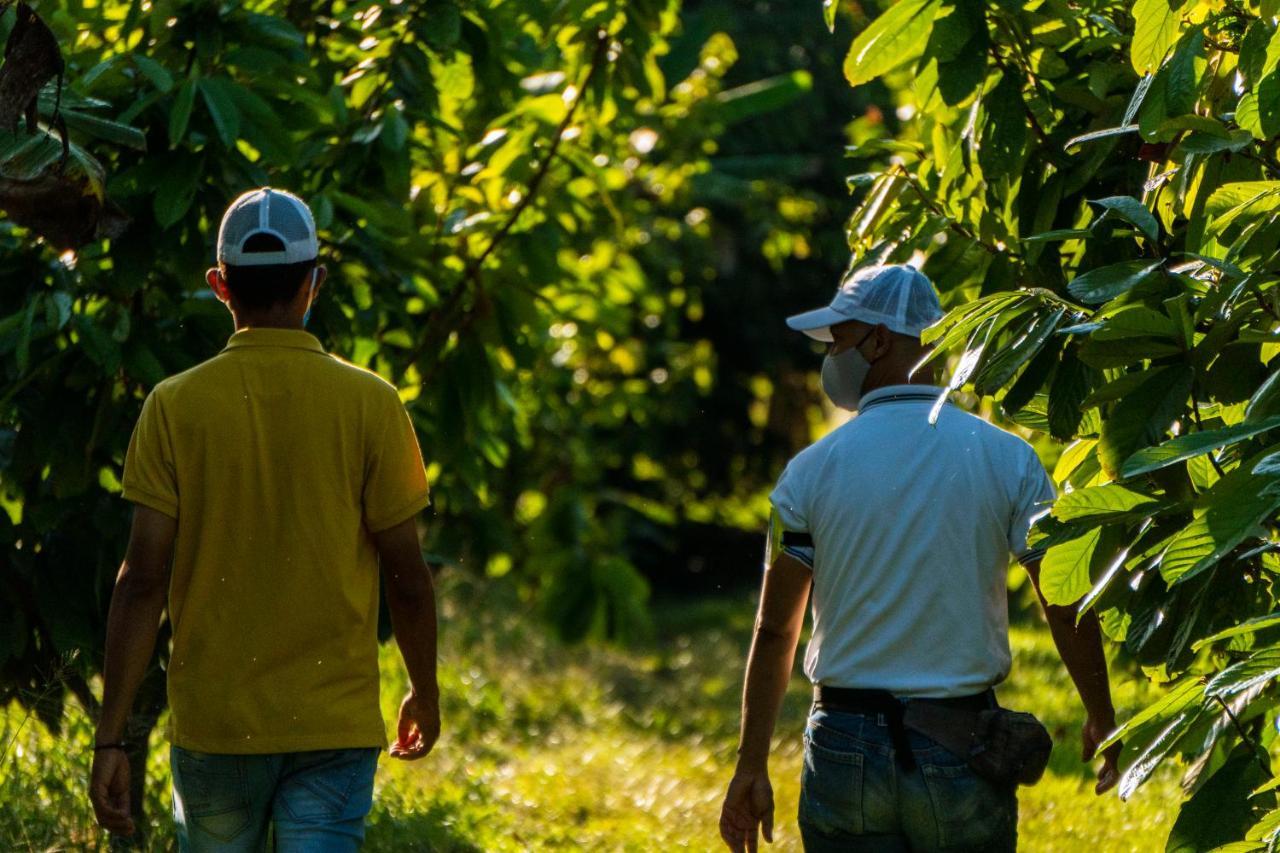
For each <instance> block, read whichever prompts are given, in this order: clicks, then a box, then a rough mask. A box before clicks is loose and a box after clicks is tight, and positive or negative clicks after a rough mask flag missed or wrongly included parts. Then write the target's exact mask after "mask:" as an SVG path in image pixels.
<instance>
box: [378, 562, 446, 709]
mask: <svg viewBox="0 0 1280 853" xmlns="http://www.w3.org/2000/svg"><path fill="white" fill-rule="evenodd" d="M409 571H412V572H415V573H416V574H418V575H420V577H421V582H415V583H414V584H412V586H411V587H410V588H408V589H400V590H389V592H388V596H387V604H388V607H389V609H390V611H391V630H392V631H393V633H394V634H395V637H396V645H398V646H399V647H400V656H401V657H403V658H404V665H405V669H407V670H408V671H409V682H410V684H411V685H412V687H413V692H414V693H416V694H418V695H420V696H435V695H437V694H438V692H439V688H438V686H437V682H436V596H435V587H434V585H433V584H432V582H431V572H430V571H429V570H428V569H427V567H426V566H425V565H420V566H419V567H416V568H413V569H410V570H409Z"/></svg>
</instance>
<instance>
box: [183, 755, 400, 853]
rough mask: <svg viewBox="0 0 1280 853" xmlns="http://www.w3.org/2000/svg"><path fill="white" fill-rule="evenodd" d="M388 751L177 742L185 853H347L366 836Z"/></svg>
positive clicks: (355, 848)
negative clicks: (276, 749) (227, 748)
mask: <svg viewBox="0 0 1280 853" xmlns="http://www.w3.org/2000/svg"><path fill="white" fill-rule="evenodd" d="M381 751H382V750H380V749H377V748H374V747H369V748H363V749H333V750H324V751H320V752H289V753H276V754H271V755H210V754H207V753H202V752H190V751H188V750H185V749H182V748H181V747H177V746H174V747H170V751H169V762H170V766H171V767H172V770H173V817H174V820H175V821H176V823H177V826H178V848H179V849H180V850H182V851H183V853H188V851H190V853H204V851H219V853H258V851H262V850H265V849H266V846H267V834H268V827H270V828H271V829H272V830H273V833H274V839H275V845H274V849H275V850H277V851H296V853H304V851H305V853H347V851H353V850H358V849H359V848H360V843H361V842H362V841H363V840H364V819H365V816H366V815H368V814H369V809H370V808H371V807H372V806H373V774H374V771H375V770H376V769H377V767H378V753H380V752H381Z"/></svg>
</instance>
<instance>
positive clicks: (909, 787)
mask: <svg viewBox="0 0 1280 853" xmlns="http://www.w3.org/2000/svg"><path fill="white" fill-rule="evenodd" d="M907 735H908V737H909V738H910V740H911V751H912V754H913V756H914V758H915V765H916V766H915V768H914V769H912V770H909V771H904V770H903V769H902V768H901V767H899V766H898V764H897V762H896V760H895V758H894V751H893V745H892V742H891V741H890V739H889V728H888V725H887V724H886V723H885V720H884V715H882V714H854V713H846V712H843V711H827V710H822V709H816V710H814V711H813V713H812V714H811V715H810V717H809V725H808V726H807V727H806V729H805V734H804V747H805V748H804V771H803V775H802V776H801V779H800V835H801V837H802V838H803V839H804V848H805V850H806V851H809V853H827V851H837V850H839V851H850V850H853V851H867V853H890V851H892V853H906V851H916V850H972V851H994V852H995V853H999V851H1013V850H1016V849H1017V846H1018V799H1017V791H1016V786H1009V787H1006V788H1001V787H999V786H997V785H993V784H992V783H990V782H988V781H986V780H984V779H981V778H979V777H978V776H976V775H975V774H974V773H973V771H972V770H970V769H969V767H968V765H966V764H965V763H964V761H963V760H961V759H960V758H957V757H956V756H955V755H953V754H952V753H951V752H949V751H947V750H946V749H944V748H943V747H941V746H939V745H938V744H937V743H935V742H933V741H932V740H930V739H929V738H927V737H925V736H924V735H922V734H919V733H918V732H914V731H910V730H908V732H907Z"/></svg>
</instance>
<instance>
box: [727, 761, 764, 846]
mask: <svg viewBox="0 0 1280 853" xmlns="http://www.w3.org/2000/svg"><path fill="white" fill-rule="evenodd" d="M757 832H760V833H761V834H763V835H764V840H765V841H767V842H769V843H770V844H772V843H773V786H772V785H771V784H769V774H768V772H758V773H744V772H742V771H741V770H740V769H739V770H738V771H736V772H735V773H734V774H733V780H732V781H730V782H729V790H728V792H727V793H726V794H725V797H724V805H723V806H721V807H720V837H721V838H723V839H724V843H725V844H727V845H729V849H730V850H732V851H733V853H744V851H745V853H756V850H757V849H758V848H759V844H760V841H759V837H758V836H757V835H756V833H757Z"/></svg>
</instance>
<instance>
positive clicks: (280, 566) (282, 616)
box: [124, 328, 428, 753]
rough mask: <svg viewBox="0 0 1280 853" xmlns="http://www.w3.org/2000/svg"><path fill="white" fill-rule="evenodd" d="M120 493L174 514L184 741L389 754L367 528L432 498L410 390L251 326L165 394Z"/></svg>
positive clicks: (177, 725)
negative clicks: (407, 396)
mask: <svg viewBox="0 0 1280 853" xmlns="http://www.w3.org/2000/svg"><path fill="white" fill-rule="evenodd" d="M124 497H125V498H127V499H128V500H130V501H133V502H134V503H138V504H143V505H145V506H149V507H152V508H154V509H157V510H159V511H160V512H163V513H165V514H167V515H170V516H172V517H174V518H176V519H177V521H178V534H177V540H176V542H175V545H174V555H173V578H172V582H171V586H170V590H169V616H170V620H171V622H172V624H173V649H172V652H171V654H170V657H169V707H170V709H171V717H170V731H169V735H170V739H171V740H172V741H173V743H174V744H176V745H178V746H180V747H183V748H185V749H191V750H195V751H198V752H214V753H263V752H297V751H304V750H314V749H339V748H348V747H364V746H384V745H385V744H386V733H385V729H384V727H383V721H382V716H381V712H380V710H379V707H378V648H377V621H378V556H377V552H376V550H375V548H374V545H373V540H372V539H371V538H370V533H371V532H376V531H379V530H384V529H386V528H389V527H393V526H395V525H396V524H399V523H400V522H402V521H404V520H406V519H408V518H412V517H413V516H414V515H416V514H417V513H418V512H420V511H421V510H422V509H423V508H424V507H425V506H426V505H427V503H428V496H427V478H426V472H425V471H424V469H423V465H422V455H421V453H420V451H419V449H418V440H417V437H416V435H415V434H414V430H413V425H412V423H411V422H410V420H409V416H408V413H407V412H406V411H405V408H404V405H403V404H402V403H401V402H400V398H399V396H398V394H397V393H396V389H395V388H394V387H393V386H392V385H390V384H388V383H387V382H385V381H383V380H382V379H381V378H379V377H378V376H377V375H376V374H374V373H371V372H369V371H367V370H364V369H362V368H359V367H356V366H355V365H352V364H349V363H347V362H345V361H342V360H341V359H339V358H337V357H335V356H331V355H329V354H327V353H326V352H325V351H324V348H323V347H322V346H321V345H320V342H319V341H318V340H316V338H315V337H313V336H312V335H310V334H308V333H307V332H305V331H302V330H300V329H299V330H294V329H273V328H261V329H245V330H241V331H238V332H236V333H235V334H234V335H232V336H231V340H230V341H229V342H228V344H227V347H226V349H224V350H223V351H222V352H221V353H219V354H218V355H216V356H214V357H213V358H211V359H209V360H208V361H206V362H204V363H202V364H199V365H197V366H196V367H193V368H191V369H190V370H187V371H185V372H183V373H179V374H178V375H176V376H172V377H170V378H168V379H166V380H165V381H163V382H161V383H160V384H159V385H157V386H156V387H155V389H154V390H153V391H152V392H151V394H150V395H149V396H148V397H147V400H146V402H145V403H144V405H143V407H142V416H141V417H140V418H139V420H138V424H137V427H136V428H135V429H134V432H133V438H132V440H131V441H130V443H129V451H128V455H127V457H126V458H125V468H124Z"/></svg>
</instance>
